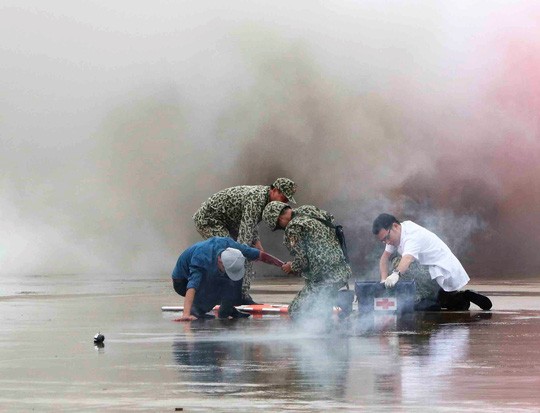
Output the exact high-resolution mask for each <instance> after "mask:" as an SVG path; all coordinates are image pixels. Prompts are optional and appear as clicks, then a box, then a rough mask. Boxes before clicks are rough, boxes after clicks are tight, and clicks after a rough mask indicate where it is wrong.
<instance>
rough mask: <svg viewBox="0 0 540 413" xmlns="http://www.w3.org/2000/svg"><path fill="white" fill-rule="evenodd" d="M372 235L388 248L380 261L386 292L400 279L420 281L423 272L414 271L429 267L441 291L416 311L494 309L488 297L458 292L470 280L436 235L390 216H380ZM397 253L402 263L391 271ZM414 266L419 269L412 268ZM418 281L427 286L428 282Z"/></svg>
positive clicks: (374, 225) (470, 291)
mask: <svg viewBox="0 0 540 413" xmlns="http://www.w3.org/2000/svg"><path fill="white" fill-rule="evenodd" d="M372 232H373V234H374V235H376V236H377V238H378V239H379V241H381V242H382V243H384V244H386V246H385V249H384V252H383V253H382V255H381V258H380V261H379V271H380V275H381V282H384V285H385V286H386V288H393V287H395V285H396V284H397V282H398V281H399V279H400V277H404V276H405V278H411V276H412V278H413V279H414V278H416V277H418V278H420V277H421V275H420V274H421V273H422V271H421V270H418V271H416V270H414V271H413V268H414V267H416V268H421V267H422V266H424V268H425V267H427V269H428V271H429V275H430V276H431V280H434V281H436V282H437V284H438V286H439V287H440V289H439V290H438V292H437V293H436V294H434V295H433V296H432V297H422V299H423V301H424V302H423V303H417V305H416V306H415V308H417V309H420V310H422V309H430V310H433V309H438V308H446V309H448V310H467V309H468V308H469V306H470V303H471V302H472V303H473V304H476V305H477V306H478V307H480V308H481V309H482V310H489V309H490V308H491V306H492V303H491V300H490V299H489V298H488V297H486V296H484V295H482V294H479V293H477V292H475V291H472V290H465V291H459V290H460V289H461V288H463V287H464V286H465V285H467V283H468V282H469V276H468V275H467V272H466V271H465V269H464V268H463V266H462V265H461V263H460V262H459V260H458V259H457V257H456V256H455V255H454V254H453V253H452V251H450V248H448V246H447V245H446V244H445V243H444V242H443V241H442V240H441V239H440V238H439V237H438V236H437V235H435V234H434V233H433V232H431V231H429V230H427V229H426V228H424V227H421V226H420V225H418V224H415V223H414V222H412V221H404V222H401V223H400V222H399V221H398V220H397V219H396V217H394V216H393V215H390V214H380V215H379V216H378V217H377V218H376V219H375V221H374V222H373V228H372ZM396 253H397V254H399V255H401V259H400V260H394V261H393V262H394V263H395V266H394V268H391V270H392V271H390V258H391V257H392V256H393V255H395V254H396ZM415 262H416V264H419V265H416V266H413V267H411V264H413V263H415ZM408 270H409V273H408ZM411 272H413V273H412V274H411ZM423 273H424V274H427V273H426V271H423ZM389 274H390V275H389ZM417 274H418V275H417ZM407 276H408V277H407ZM424 278H425V277H424ZM418 281H420V284H422V283H423V284H425V280H418ZM428 282H429V279H428ZM432 291H433V290H432Z"/></svg>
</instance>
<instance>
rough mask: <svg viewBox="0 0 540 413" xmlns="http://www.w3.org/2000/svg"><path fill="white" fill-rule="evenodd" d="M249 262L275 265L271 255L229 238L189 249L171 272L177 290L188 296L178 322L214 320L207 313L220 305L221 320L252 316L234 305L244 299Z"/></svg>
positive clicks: (211, 241)
mask: <svg viewBox="0 0 540 413" xmlns="http://www.w3.org/2000/svg"><path fill="white" fill-rule="evenodd" d="M246 259H247V260H249V261H254V260H258V259H260V260H261V261H263V262H267V263H270V264H271V263H273V261H272V259H271V257H269V256H268V254H266V253H264V252H262V251H259V250H258V249H257V248H251V247H248V246H247V245H245V244H240V243H238V242H236V241H234V240H233V239H232V238H228V237H212V238H209V239H207V240H206V241H201V242H197V243H196V244H194V245H192V246H191V247H189V248H188V249H186V250H185V251H184V252H183V253H182V254H181V255H180V257H179V258H178V261H177V263H176V266H175V267H174V270H173V273H172V280H173V287H174V290H175V291H176V292H177V293H178V294H180V295H181V296H182V297H185V298H184V312H183V315H182V317H181V318H180V319H179V320H180V321H193V320H197V319H199V318H213V317H214V316H211V315H208V314H206V313H207V312H209V311H210V310H212V308H214V306H215V305H217V304H220V309H219V314H218V316H219V318H241V317H249V314H245V313H241V312H239V311H238V310H237V309H236V308H234V306H233V304H235V303H237V302H238V301H239V298H240V296H241V292H242V278H243V277H244V272H245V266H244V264H245V260H246Z"/></svg>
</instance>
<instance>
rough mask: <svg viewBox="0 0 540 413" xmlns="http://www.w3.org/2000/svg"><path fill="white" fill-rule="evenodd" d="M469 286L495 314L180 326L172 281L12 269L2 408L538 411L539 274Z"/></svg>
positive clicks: (260, 292) (276, 288) (259, 294)
mask: <svg viewBox="0 0 540 413" xmlns="http://www.w3.org/2000/svg"><path fill="white" fill-rule="evenodd" d="M300 285H301V281H300V280H298V279H288V278H262V279H259V280H257V282H256V283H255V284H254V287H253V297H254V298H255V299H256V300H257V301H264V302H268V303H288V302H289V301H290V300H291V299H292V297H293V296H294V294H295V293H296V291H298V290H299V289H300ZM471 287H472V288H474V289H476V290H478V291H482V292H485V293H487V294H488V295H489V296H490V297H491V299H492V301H493V304H494V306H493V310H492V311H489V312H485V311H480V310H479V309H477V307H475V306H474V305H472V306H471V310H470V311H466V312H455V313H423V314H421V313H417V314H415V316H414V317H408V318H406V317H403V318H402V317H400V318H397V317H393V316H385V317H375V318H373V317H372V318H358V317H357V316H353V317H352V318H351V319H350V320H349V321H347V322H342V323H338V324H336V325H335V326H334V327H333V328H332V329H331V331H329V332H327V333H322V332H321V331H318V330H314V329H311V328H309V326H306V327H305V328H299V327H298V326H295V325H293V324H292V323H291V321H290V320H289V319H288V318H287V317H280V316H264V317H262V318H256V317H251V318H249V319H243V320H209V321H204V322H192V323H179V322H175V321H174V318H175V317H177V316H178V314H176V313H170V312H162V311H161V306H165V305H181V304H182V300H181V298H180V297H178V296H177V295H176V294H175V293H174V292H173V291H172V288H170V283H169V280H168V279H167V278H165V279H160V280H157V281H156V279H155V277H154V278H150V277H144V276H138V277H137V276H132V277H127V276H123V275H117V276H100V277H83V276H77V275H69V276H67V275H62V276H56V277H54V276H52V277H27V278H25V279H24V282H23V283H21V282H20V280H9V279H7V280H6V281H5V287H4V290H3V294H2V296H1V297H0V311H1V314H2V323H1V326H0V329H1V330H0V331H1V335H0V372H1V374H0V410H2V411H6V412H19V411H21V412H26V411H33V410H35V411H64V412H80V411H98V410H99V411H171V412H173V411H175V409H183V411H185V412H207V411H214V412H231V411H239V412H252V411H290V412H301V411H305V412H323V411H324V412H328V411H343V412H349V411H377V412H379V411H380V412H396V411H400V412H418V411H436V412H478V411H483V412H500V411H505V412H533V411H539V409H540V396H539V395H538V388H540V364H539V360H540V347H539V345H538V343H539V342H540V300H539V295H540V284H539V283H533V282H527V281H523V282H517V281H512V282H510V281H509V282H489V283H483V284H472V285H471ZM98 332H101V333H102V334H104V335H105V342H104V345H103V346H102V347H100V346H96V345H94V343H93V337H94V335H95V334H96V333H98Z"/></svg>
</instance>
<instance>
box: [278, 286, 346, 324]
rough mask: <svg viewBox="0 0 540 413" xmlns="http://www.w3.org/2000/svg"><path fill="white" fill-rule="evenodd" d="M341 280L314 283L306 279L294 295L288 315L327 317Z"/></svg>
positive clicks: (335, 298)
mask: <svg viewBox="0 0 540 413" xmlns="http://www.w3.org/2000/svg"><path fill="white" fill-rule="evenodd" d="M344 285H345V283H344V282H343V281H341V282H337V283H315V282H310V281H306V284H305V285H304V288H302V289H301V290H300V292H299V293H298V294H297V295H296V297H294V299H293V300H292V302H291V304H290V305H289V317H291V318H293V319H298V318H304V317H305V318H307V317H309V318H316V319H328V318H330V317H331V316H332V309H333V307H334V305H335V303H336V302H337V295H338V290H339V289H340V288H341V287H343V286H344Z"/></svg>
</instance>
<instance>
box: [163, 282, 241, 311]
mask: <svg viewBox="0 0 540 413" xmlns="http://www.w3.org/2000/svg"><path fill="white" fill-rule="evenodd" d="M187 283H188V280H187V279H179V280H175V279H173V288H174V291H176V292H177V293H178V294H179V295H181V296H182V297H185V296H186V291H187ZM241 296H242V280H239V281H232V280H231V279H229V278H228V277H227V276H223V277H214V278H212V279H211V280H207V279H203V280H202V281H201V284H200V285H199V288H198V289H197V290H196V291H195V298H194V299H193V305H192V306H191V314H192V315H194V316H195V317H199V316H201V315H203V314H206V313H207V312H209V311H210V310H212V308H214V306H216V305H218V304H219V305H220V306H219V307H220V309H219V316H220V317H225V316H227V315H229V313H230V312H232V309H233V306H234V305H237V304H239V303H240V301H241Z"/></svg>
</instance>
